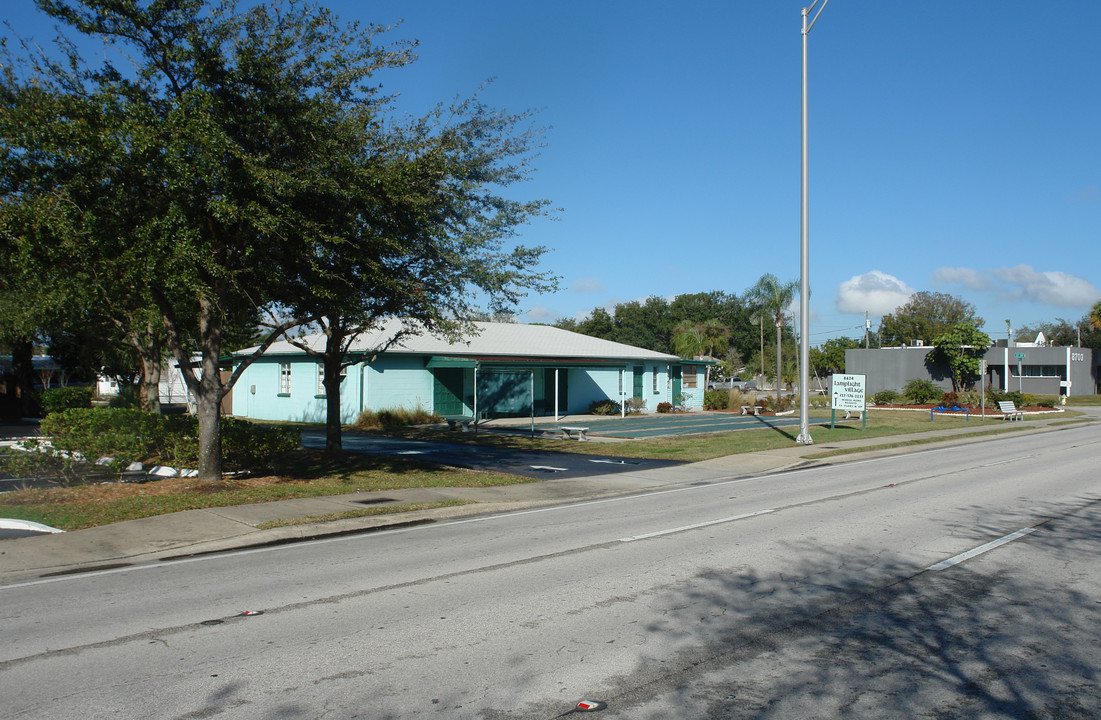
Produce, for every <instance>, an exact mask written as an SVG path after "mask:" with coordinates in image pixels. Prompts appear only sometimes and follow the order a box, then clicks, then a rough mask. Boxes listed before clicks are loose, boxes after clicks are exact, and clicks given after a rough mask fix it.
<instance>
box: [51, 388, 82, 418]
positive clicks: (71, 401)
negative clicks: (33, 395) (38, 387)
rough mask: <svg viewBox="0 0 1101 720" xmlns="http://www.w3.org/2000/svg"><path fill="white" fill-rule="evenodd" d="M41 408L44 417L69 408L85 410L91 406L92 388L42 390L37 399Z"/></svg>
mask: <svg viewBox="0 0 1101 720" xmlns="http://www.w3.org/2000/svg"><path fill="white" fill-rule="evenodd" d="M38 402H39V404H40V405H41V406H42V412H43V413H45V414H46V415H49V414H50V413H55V412H61V411H63V410H69V409H71V408H86V407H91V406H92V388H90V387H61V388H51V389H49V390H43V391H42V392H41V393H40V394H39V397H38Z"/></svg>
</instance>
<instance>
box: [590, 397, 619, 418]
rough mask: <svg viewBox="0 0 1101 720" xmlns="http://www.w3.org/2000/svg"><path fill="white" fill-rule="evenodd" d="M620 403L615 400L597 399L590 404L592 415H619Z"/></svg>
mask: <svg viewBox="0 0 1101 720" xmlns="http://www.w3.org/2000/svg"><path fill="white" fill-rule="evenodd" d="M621 412H622V411H621V410H620V407H619V403H617V402H616V401H614V400H595V401H594V402H593V403H592V404H590V405H589V414H590V415H619V414H620V413H621Z"/></svg>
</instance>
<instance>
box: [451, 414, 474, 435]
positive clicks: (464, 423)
mask: <svg viewBox="0 0 1101 720" xmlns="http://www.w3.org/2000/svg"><path fill="white" fill-rule="evenodd" d="M444 420H446V421H447V429H448V430H450V431H452V432H454V431H455V430H457V429H459V428H462V431H463V432H470V423H472V422H474V418H472V417H445V418H444Z"/></svg>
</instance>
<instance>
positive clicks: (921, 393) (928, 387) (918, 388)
mask: <svg viewBox="0 0 1101 720" xmlns="http://www.w3.org/2000/svg"><path fill="white" fill-rule="evenodd" d="M902 394H903V395H905V396H906V397H908V398H909V399H910V402H912V403H916V404H918V405H924V404H925V403H930V402H933V400H935V399H937V398H939V397H940V396H941V395H942V394H944V391H943V390H941V389H940V388H939V387H937V386H936V384H935V383H933V381H932V380H926V379H925V378H914V379H913V380H911V381H910V382H908V383H906V387H904V388H902Z"/></svg>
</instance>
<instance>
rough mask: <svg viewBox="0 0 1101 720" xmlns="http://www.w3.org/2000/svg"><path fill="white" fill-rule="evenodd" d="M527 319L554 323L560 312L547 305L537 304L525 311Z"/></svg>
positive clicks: (535, 321)
mask: <svg viewBox="0 0 1101 720" xmlns="http://www.w3.org/2000/svg"><path fill="white" fill-rule="evenodd" d="M524 315H525V316H526V317H527V319H528V320H529V321H531V322H534V323H553V322H554V321H555V320H557V319H558V317H559V316H558V313H556V312H555V311H554V310H551V309H550V308H549V307H547V306H546V305H540V304H538V303H537V304H535V305H534V306H533V307H532V308H531V309H530V310H528V311H527V312H525V313H524Z"/></svg>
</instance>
